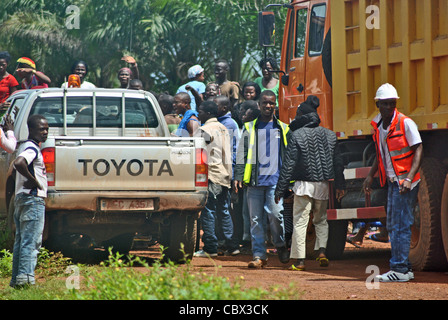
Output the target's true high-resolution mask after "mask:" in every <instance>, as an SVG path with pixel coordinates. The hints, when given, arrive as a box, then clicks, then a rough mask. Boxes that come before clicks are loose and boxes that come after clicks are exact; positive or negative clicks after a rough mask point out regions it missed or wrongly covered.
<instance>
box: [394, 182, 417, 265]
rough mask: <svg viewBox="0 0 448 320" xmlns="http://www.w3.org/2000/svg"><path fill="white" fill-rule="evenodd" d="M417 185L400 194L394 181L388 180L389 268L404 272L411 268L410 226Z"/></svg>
mask: <svg viewBox="0 0 448 320" xmlns="http://www.w3.org/2000/svg"><path fill="white" fill-rule="evenodd" d="M418 189H419V185H417V186H415V188H414V189H412V190H411V191H409V192H407V193H405V194H402V195H401V194H400V189H399V187H398V184H397V183H396V182H394V183H392V182H390V181H389V182H388V196H387V231H388V232H389V238H390V246H391V258H390V262H389V263H390V269H391V270H393V271H396V272H401V273H406V272H408V271H409V270H411V263H410V262H409V249H410V245H411V226H412V224H413V223H414V214H413V211H414V206H415V202H416V200H417V194H418Z"/></svg>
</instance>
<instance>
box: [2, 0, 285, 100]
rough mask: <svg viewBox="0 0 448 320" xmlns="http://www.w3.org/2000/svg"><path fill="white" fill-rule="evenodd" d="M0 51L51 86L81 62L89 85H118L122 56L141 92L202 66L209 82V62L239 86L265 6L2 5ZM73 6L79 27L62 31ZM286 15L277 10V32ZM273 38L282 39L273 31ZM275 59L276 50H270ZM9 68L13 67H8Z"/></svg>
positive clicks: (234, 1)
mask: <svg viewBox="0 0 448 320" xmlns="http://www.w3.org/2000/svg"><path fill="white" fill-rule="evenodd" d="M2 2H3V3H4V4H3V8H4V12H3V14H0V43H1V50H8V51H9V52H10V53H11V54H12V56H13V57H14V58H18V57H20V56H29V57H30V58H32V59H33V60H35V61H36V63H37V65H38V68H39V69H40V70H42V71H44V72H45V73H46V74H48V75H49V76H50V77H51V79H52V82H53V85H54V86H59V85H60V84H61V83H62V82H63V81H64V77H65V76H67V75H68V73H69V71H70V67H71V65H72V63H73V61H75V60H78V59H83V60H86V61H87V62H88V64H89V67H90V73H89V77H88V78H89V80H90V81H92V82H94V83H96V84H97V85H98V86H101V87H114V86H117V82H116V81H117V80H116V76H117V71H118V69H119V68H121V67H123V66H125V63H124V62H123V61H121V57H122V56H123V55H131V56H134V57H135V58H136V60H137V62H138V66H139V70H140V78H141V79H142V81H143V82H144V84H145V88H146V89H149V90H152V91H155V92H162V91H168V92H170V93H175V91H176V90H177V87H178V86H180V85H181V84H183V83H185V82H186V81H187V70H188V68H189V67H191V66H192V65H194V64H201V65H202V66H203V67H204V68H205V70H206V81H212V80H214V74H213V67H214V61H215V60H216V59H219V58H224V59H227V60H228V61H229V63H230V66H231V69H230V74H229V79H231V80H234V81H239V82H240V83H243V82H244V81H246V80H248V79H252V78H254V77H255V76H257V75H258V72H259V70H258V65H257V62H258V60H259V59H260V57H261V56H262V51H261V48H259V46H258V32H257V14H258V11H259V10H262V8H263V7H264V6H266V5H267V4H268V3H269V1H267V0H152V1H146V0H127V1H126V0H70V1H61V0H58V1H56V0H45V1H36V0H34V1H32V0H3V1H2ZM69 5H75V6H77V7H78V8H79V13H80V17H79V18H80V27H79V29H68V28H67V27H66V25H65V22H66V20H67V19H68V15H67V13H66V8H67V7H68V6H69ZM285 14H286V10H284V9H283V10H279V13H278V16H279V19H278V20H277V28H279V27H280V28H282V25H283V23H282V20H283V17H284V16H285ZM277 34H281V30H280V32H277ZM273 52H275V56H277V57H278V56H279V53H280V50H279V49H276V51H273ZM11 67H13V66H11Z"/></svg>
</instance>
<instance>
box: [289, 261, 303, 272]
mask: <svg viewBox="0 0 448 320" xmlns="http://www.w3.org/2000/svg"><path fill="white" fill-rule="evenodd" d="M288 270H292V271H304V270H305V261H303V260H299V261H297V266H295V265H293V264H292V265H291V266H290V267H289V268H288Z"/></svg>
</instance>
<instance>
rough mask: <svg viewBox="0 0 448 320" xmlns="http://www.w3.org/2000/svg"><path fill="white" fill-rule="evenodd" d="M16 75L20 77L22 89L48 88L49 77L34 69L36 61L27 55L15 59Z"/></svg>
mask: <svg viewBox="0 0 448 320" xmlns="http://www.w3.org/2000/svg"><path fill="white" fill-rule="evenodd" d="M17 63H18V65H17V69H16V72H17V75H18V76H19V77H20V78H21V79H22V83H21V86H22V89H40V88H48V85H49V84H50V83H51V79H50V78H49V77H48V76H46V75H45V74H44V73H42V72H40V71H36V63H34V61H33V60H31V59H30V58H27V57H21V58H19V59H18V60H17Z"/></svg>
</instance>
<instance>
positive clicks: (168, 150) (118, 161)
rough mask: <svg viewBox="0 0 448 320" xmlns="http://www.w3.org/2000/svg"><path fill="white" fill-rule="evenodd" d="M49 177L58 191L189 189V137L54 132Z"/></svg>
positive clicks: (191, 150)
mask: <svg viewBox="0 0 448 320" xmlns="http://www.w3.org/2000/svg"><path fill="white" fill-rule="evenodd" d="M54 180H55V185H54V189H56V190H61V191H62V190H68V191H89V190H108V191H111V190H114V191H120V190H126V191H150V190H157V191H177V190H194V189H195V146H194V141H191V140H190V141H187V140H186V141H182V140H179V141H176V140H173V139H171V138H145V137H142V138H123V137H118V138H117V137H115V138H111V139H108V138H103V137H100V138H96V137H82V138H79V139H78V138H77V139H73V138H57V137H56V138H55V179H54Z"/></svg>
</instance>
